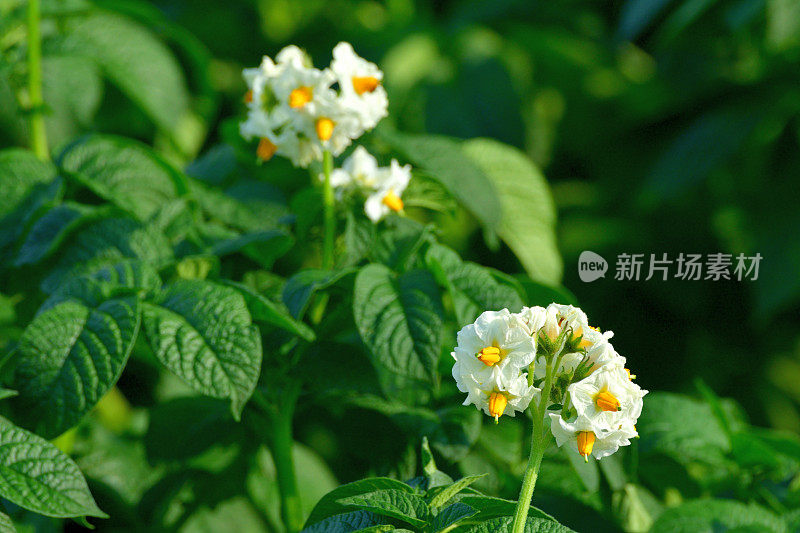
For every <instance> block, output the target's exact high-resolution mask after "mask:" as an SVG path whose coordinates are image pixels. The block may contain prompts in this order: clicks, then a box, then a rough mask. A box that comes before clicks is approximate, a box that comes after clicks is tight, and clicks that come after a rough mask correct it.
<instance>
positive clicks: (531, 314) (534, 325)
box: [517, 305, 547, 337]
mask: <svg viewBox="0 0 800 533" xmlns="http://www.w3.org/2000/svg"><path fill="white" fill-rule="evenodd" d="M517 316H518V317H519V318H520V320H522V322H523V323H524V324H525V327H526V328H527V330H528V335H530V336H532V337H536V333H537V332H538V331H539V330H540V329H541V328H542V326H544V321H545V319H546V318H547V310H546V309H545V308H544V307H541V306H538V305H537V306H535V307H523V308H522V310H521V311H520V312H519V313H517Z"/></svg>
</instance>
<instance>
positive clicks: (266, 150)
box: [256, 137, 278, 161]
mask: <svg viewBox="0 0 800 533" xmlns="http://www.w3.org/2000/svg"><path fill="white" fill-rule="evenodd" d="M277 150H278V147H277V146H275V143H273V142H272V141H270V140H269V139H267V138H266V137H262V138H261V140H260V141H258V148H256V155H257V156H258V158H259V159H260V160H262V161H269V160H270V159H272V156H273V155H275V152H276V151H277Z"/></svg>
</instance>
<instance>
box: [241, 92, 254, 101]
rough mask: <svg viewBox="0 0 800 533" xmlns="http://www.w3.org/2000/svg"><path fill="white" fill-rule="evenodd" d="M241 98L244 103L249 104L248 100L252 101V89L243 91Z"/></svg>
mask: <svg viewBox="0 0 800 533" xmlns="http://www.w3.org/2000/svg"><path fill="white" fill-rule="evenodd" d="M243 100H244V103H245V104H249V103H250V102H252V101H253V91H247V92H246V93H244V98H243Z"/></svg>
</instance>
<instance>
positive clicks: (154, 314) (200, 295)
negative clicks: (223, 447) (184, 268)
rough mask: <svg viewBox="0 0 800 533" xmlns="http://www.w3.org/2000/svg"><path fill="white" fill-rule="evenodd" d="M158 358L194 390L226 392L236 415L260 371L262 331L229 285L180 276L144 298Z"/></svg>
mask: <svg viewBox="0 0 800 533" xmlns="http://www.w3.org/2000/svg"><path fill="white" fill-rule="evenodd" d="M143 323H144V331H145V334H146V336H147V340H148V342H149V343H150V347H151V348H152V350H153V353H155V355H156V358H158V360H159V361H161V363H162V364H164V366H166V367H167V368H168V369H169V370H171V371H172V372H174V373H175V374H176V375H177V376H179V377H181V378H182V379H183V380H184V381H186V383H188V384H189V385H190V386H191V387H192V388H194V389H195V390H196V391H198V392H200V393H202V394H205V395H207V396H211V397H214V398H228V399H230V401H231V410H232V412H233V416H234V418H236V419H237V420H238V419H239V416H240V414H241V412H242V408H243V407H244V404H245V403H246V402H247V400H248V398H250V395H251V394H252V393H253V389H254V388H255V385H256V381H258V376H259V373H260V371H261V334H260V333H259V331H258V327H256V326H254V325H252V324H251V319H250V313H249V311H248V310H247V304H246V303H245V300H244V298H243V297H242V295H241V294H240V293H239V292H238V291H236V290H235V289H233V288H231V287H225V286H221V285H217V284H214V283H210V282H208V281H201V280H182V281H177V282H175V283H173V284H171V285H168V286H167V287H165V289H164V290H163V291H162V292H161V293H160V294H159V295H158V296H157V297H156V298H155V299H154V301H152V302H151V301H148V302H145V303H144V304H143Z"/></svg>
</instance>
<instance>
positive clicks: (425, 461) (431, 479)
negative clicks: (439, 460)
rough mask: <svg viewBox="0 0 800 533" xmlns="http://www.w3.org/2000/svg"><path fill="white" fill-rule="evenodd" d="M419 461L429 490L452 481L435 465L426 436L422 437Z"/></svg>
mask: <svg viewBox="0 0 800 533" xmlns="http://www.w3.org/2000/svg"><path fill="white" fill-rule="evenodd" d="M420 463H422V472H423V474H425V477H426V478H427V479H428V485H427V488H428V490H431V489H433V488H435V487H442V486H445V485H449V484H451V483H452V482H453V478H451V477H450V476H449V475H447V474H445V473H444V472H442V471H441V470H439V469H438V468H437V467H436V461H435V460H434V459H433V454H432V453H431V448H430V446H429V445H428V437H422V453H421V457H420Z"/></svg>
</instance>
